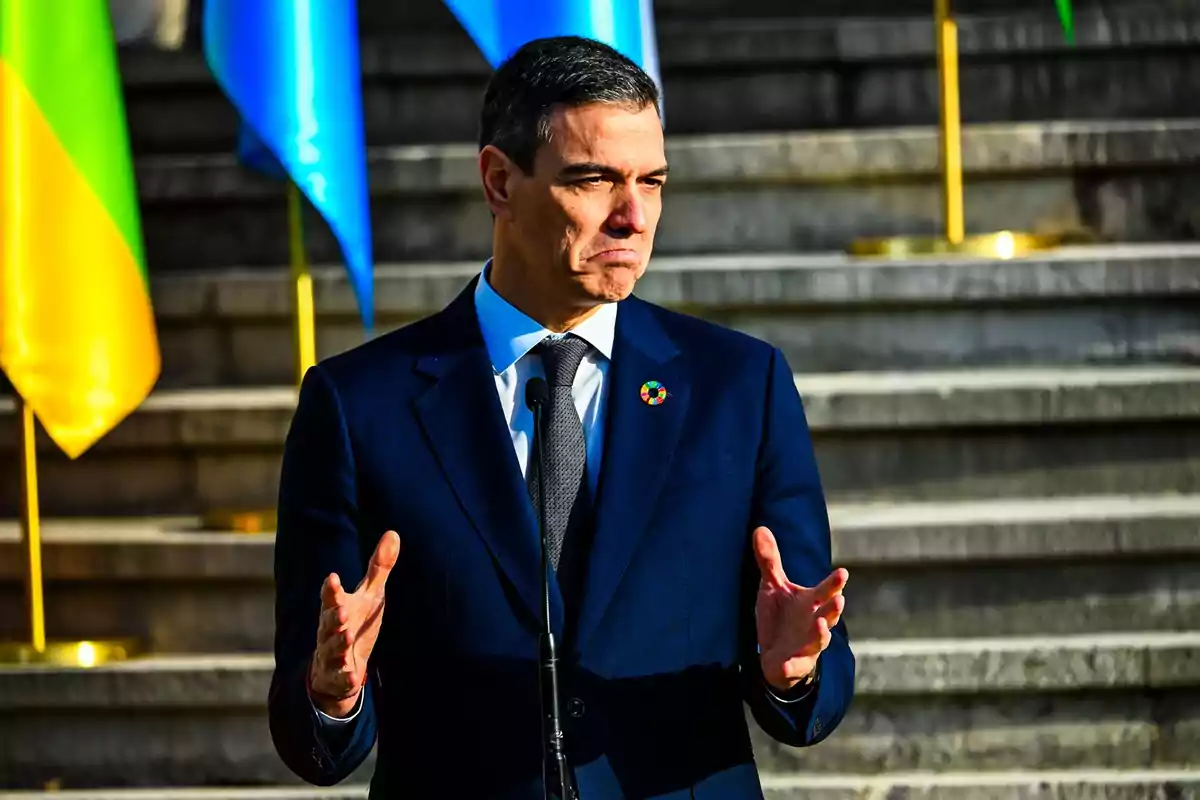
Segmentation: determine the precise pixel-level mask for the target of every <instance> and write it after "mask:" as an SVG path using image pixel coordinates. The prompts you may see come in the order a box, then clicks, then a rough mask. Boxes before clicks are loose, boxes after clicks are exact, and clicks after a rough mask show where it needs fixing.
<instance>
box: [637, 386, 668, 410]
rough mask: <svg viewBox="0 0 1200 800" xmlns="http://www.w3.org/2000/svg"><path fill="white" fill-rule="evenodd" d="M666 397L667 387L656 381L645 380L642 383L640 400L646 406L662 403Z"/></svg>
mask: <svg viewBox="0 0 1200 800" xmlns="http://www.w3.org/2000/svg"><path fill="white" fill-rule="evenodd" d="M666 399H667V387H665V386H663V385H662V384H661V383H659V382H658V381H646V382H645V383H643V384H642V402H643V403H645V404H646V405H648V406H658V405H662V403H663V401H664V400H666Z"/></svg>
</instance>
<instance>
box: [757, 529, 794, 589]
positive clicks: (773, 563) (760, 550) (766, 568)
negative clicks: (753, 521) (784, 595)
mask: <svg viewBox="0 0 1200 800" xmlns="http://www.w3.org/2000/svg"><path fill="white" fill-rule="evenodd" d="M754 559H755V560H756V561H757V562H758V571H759V572H760V573H762V579H763V580H764V581H765V582H766V583H768V584H769V585H771V586H776V587H779V588H783V587H785V586H788V585H789V584H788V578H787V575H786V574H784V572H783V559H782V558H781V557H780V555H779V545H778V544H776V543H775V534H773V533H771V529H770V528H766V527H763V526H759V527H757V528H755V529H754Z"/></svg>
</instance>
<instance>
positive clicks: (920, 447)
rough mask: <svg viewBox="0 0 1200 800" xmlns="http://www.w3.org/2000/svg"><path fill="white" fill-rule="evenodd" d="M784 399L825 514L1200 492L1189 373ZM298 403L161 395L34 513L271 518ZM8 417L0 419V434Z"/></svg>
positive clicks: (272, 393)
mask: <svg viewBox="0 0 1200 800" xmlns="http://www.w3.org/2000/svg"><path fill="white" fill-rule="evenodd" d="M796 386H797V388H798V390H799V391H800V393H801V396H802V397H803V398H804V400H805V406H806V410H807V414H808V418H809V425H810V427H811V429H812V432H813V436H814V441H815V447H816V453H817V460H818V462H819V466H820V469H821V473H822V478H823V481H824V484H825V487H826V492H827V495H828V496H829V498H830V499H832V500H836V501H851V500H853V501H859V500H863V499H876V500H879V499H886V500H893V499H908V500H926V499H952V498H962V499H966V498H979V497H1003V496H1009V497H1023V496H1062V495H1079V494H1114V493H1118V494H1141V493H1159V492H1195V491H1198V490H1200V480H1198V478H1200V445H1198V442H1200V424H1198V422H1200V368H1196V367H1120V368H1118V367H1107V368H1103V369H1089V368H1079V369H1066V368H1048V369H992V370H956V371H941V372H918V373H899V372H896V373H840V374H825V375H820V374H798V375H797V376H796ZM295 394H296V393H295V390H294V389H293V388H290V387H274V388H254V389H205V390H195V391H162V392H158V393H156V394H155V395H153V396H152V397H151V398H150V399H148V400H147V401H146V402H145V403H144V404H143V405H142V407H141V408H140V409H139V410H138V411H137V412H135V413H134V414H132V415H131V416H130V417H129V418H128V419H126V420H125V421H124V422H123V423H121V424H120V425H119V426H118V427H117V428H116V429H114V430H113V431H112V432H111V433H110V434H109V435H108V436H107V437H106V438H105V439H104V440H102V441H101V442H99V443H98V444H97V445H96V446H95V447H94V448H93V449H92V450H90V451H89V452H88V453H86V454H85V455H84V456H83V457H81V458H79V459H77V460H75V461H69V460H67V459H66V458H65V457H63V456H61V455H60V454H59V453H58V451H57V450H55V449H54V448H53V445H52V444H51V443H50V442H49V440H48V439H45V438H44V437H43V439H42V445H43V446H42V451H43V452H44V453H45V456H44V457H42V458H41V459H40V472H41V477H40V480H39V483H40V492H41V498H42V500H41V502H42V506H43V509H44V513H45V514H47V515H48V516H57V515H67V516H79V515H85V516H94V515H99V516H112V515H135V516H137V515H146V514H167V515H171V514H195V513H203V512H207V511H211V510H214V509H216V508H221V507H230V506H233V507H239V506H240V507H245V506H248V507H250V508H259V507H273V506H274V504H275V500H276V496H277V480H278V471H279V461H280V456H281V453H282V443H283V439H284V437H285V435H286V433H287V429H288V426H289V425H290V422H291V417H292V413H293V410H294V407H295ZM12 413H13V412H12V406H11V404H10V403H6V404H5V405H2V406H0V418H2V417H3V416H5V415H7V416H8V417H9V418H11V415H12ZM15 434H16V425H15V424H10V425H6V426H0V515H3V516H10V517H13V516H16V509H17V508H18V486H19V481H18V479H17V473H16V470H17V465H18V458H17V456H16V452H15V448H16V437H15ZM3 454H7V457H3Z"/></svg>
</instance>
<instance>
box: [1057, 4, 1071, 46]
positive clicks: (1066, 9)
mask: <svg viewBox="0 0 1200 800" xmlns="http://www.w3.org/2000/svg"><path fill="white" fill-rule="evenodd" d="M1054 2H1055V4H1056V5H1057V6H1058V20H1059V22H1061V23H1062V26H1063V32H1064V33H1065V34H1066V36H1067V41H1068V42H1074V41H1075V20H1074V15H1073V14H1072V13H1071V0H1054Z"/></svg>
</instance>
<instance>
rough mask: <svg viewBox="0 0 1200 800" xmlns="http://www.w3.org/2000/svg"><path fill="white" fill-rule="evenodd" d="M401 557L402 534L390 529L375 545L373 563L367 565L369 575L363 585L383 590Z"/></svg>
mask: <svg viewBox="0 0 1200 800" xmlns="http://www.w3.org/2000/svg"><path fill="white" fill-rule="evenodd" d="M399 557H400V536H399V534H397V533H396V532H395V531H388V532H387V533H385V534H384V535H383V536H382V537H380V539H379V544H377V545H375V552H374V553H372V554H371V563H370V564H368V565H367V577H366V578H365V579H364V580H363V586H364V587H365V588H366V589H368V590H371V591H380V590H382V589H383V587H384V584H386V583H387V579H388V575H390V574H392V567H394V566H396V559H398V558H399Z"/></svg>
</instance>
